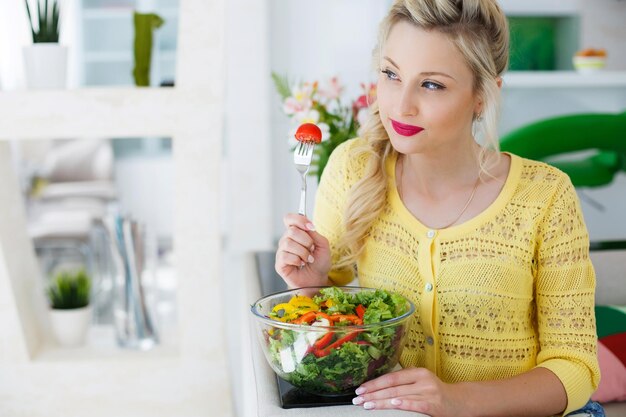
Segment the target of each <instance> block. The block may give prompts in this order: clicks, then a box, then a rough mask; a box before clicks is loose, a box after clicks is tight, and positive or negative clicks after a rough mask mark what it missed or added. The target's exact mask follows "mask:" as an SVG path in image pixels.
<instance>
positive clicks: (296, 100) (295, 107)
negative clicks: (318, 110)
mask: <svg viewBox="0 0 626 417" xmlns="http://www.w3.org/2000/svg"><path fill="white" fill-rule="evenodd" d="M316 88H317V85H316V84H310V83H304V84H302V85H301V86H298V85H296V86H294V87H292V88H291V96H290V97H287V98H286V99H285V102H284V103H283V111H284V112H285V114H287V115H289V116H292V115H294V114H296V113H300V112H308V111H309V110H310V109H311V107H312V106H313V99H312V96H313V93H314V92H315V89H316Z"/></svg>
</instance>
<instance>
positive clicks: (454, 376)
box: [314, 139, 600, 414]
mask: <svg viewBox="0 0 626 417" xmlns="http://www.w3.org/2000/svg"><path fill="white" fill-rule="evenodd" d="M361 140H362V139H354V140H351V141H348V142H346V143H344V144H342V145H341V146H339V147H338V148H337V149H335V151H334V152H333V154H332V155H331V158H330V161H329V163H328V165H327V166H326V169H325V171H324V175H323V177H322V179H321V181H320V184H319V188H318V191H317V195H316V201H315V213H314V223H315V225H316V227H317V230H318V231H319V232H320V233H321V234H322V235H324V236H325V237H326V238H328V240H329V241H330V246H331V252H332V258H333V262H334V261H336V260H337V257H338V254H337V247H336V245H337V242H338V240H339V238H340V236H341V233H342V230H345V227H344V226H343V216H344V214H343V213H344V209H345V204H346V198H347V194H348V192H349V189H350V187H351V186H352V184H354V183H355V182H356V181H357V180H358V179H359V178H361V176H362V173H363V171H364V167H365V165H364V162H363V161H356V160H354V159H353V158H351V148H352V147H354V145H355V144H357V143H358V141H361ZM395 162H396V157H395V156H393V157H390V158H388V160H387V161H386V170H387V174H388V178H389V184H388V187H387V189H388V191H387V203H386V206H385V208H384V210H383V213H382V215H381V216H380V217H379V218H378V219H377V220H376V221H375V223H374V224H373V226H372V227H371V230H370V233H369V235H368V237H367V238H366V244H365V251H364V254H363V255H362V256H361V257H360V259H359V261H358V263H357V270H358V279H359V284H360V285H361V286H364V287H375V288H384V289H387V290H390V291H396V292H398V293H400V294H402V295H404V296H406V297H408V298H409V299H410V300H411V301H413V303H415V307H416V314H415V315H414V317H413V318H412V319H411V322H410V325H409V330H408V336H407V342H406V345H405V348H404V351H403V353H402V357H401V364H402V366H404V367H409V366H420V367H425V368H428V369H429V370H431V371H432V372H434V373H436V374H437V375H438V376H439V377H440V378H441V379H442V380H443V381H445V382H457V381H482V380H497V379H503V378H507V377H511V376H514V375H518V374H520V373H523V372H525V371H528V370H530V369H532V368H534V367H536V366H541V367H544V368H547V369H550V370H551V371H552V372H554V373H555V374H556V375H557V377H558V378H559V379H560V380H561V382H562V383H563V385H564V387H565V390H566V392H567V397H568V405H567V409H566V410H565V414H567V413H568V412H570V411H573V410H576V409H578V408H580V407H582V406H583V405H584V404H585V403H586V402H587V401H588V399H589V397H590V396H591V394H592V393H593V391H594V390H595V389H596V388H597V386H598V382H599V379H600V371H599V368H598V362H597V355H596V328H595V316H594V291H595V274H594V270H593V267H592V265H591V262H590V261H589V256H588V255H589V250H588V246H589V239H588V235H587V230H586V227H585V224H584V221H583V218H582V215H581V211H580V207H579V202H578V198H577V196H576V193H575V191H574V188H573V186H572V184H571V182H570V180H569V177H567V175H565V174H564V173H562V172H561V171H559V170H557V169H556V168H554V167H551V166H549V165H546V164H544V163H541V162H535V161H531V160H528V159H523V158H520V157H518V156H516V155H511V168H510V171H509V175H508V177H507V180H506V182H505V184H504V187H503V188H502V191H501V192H500V194H499V196H498V197H497V199H496V200H495V201H494V202H493V203H492V204H491V206H490V207H488V208H487V209H486V210H485V211H483V212H482V213H480V214H479V215H478V216H476V217H474V218H473V219H470V220H468V221H467V222H465V223H462V224H460V225H457V226H453V227H450V228H447V229H443V230H429V229H428V228H427V227H426V226H424V225H423V224H421V223H420V222H419V220H417V219H416V218H415V217H414V216H413V215H412V214H411V213H410V212H409V211H408V210H407V209H406V207H405V206H404V204H403V203H402V200H401V199H400V197H399V195H398V192H397V188H396V184H395ZM330 278H331V280H332V281H333V282H334V283H335V284H336V285H345V284H347V283H349V282H350V281H351V280H352V279H353V276H352V273H351V272H348V273H346V271H345V270H344V271H334V270H333V271H331V273H330Z"/></svg>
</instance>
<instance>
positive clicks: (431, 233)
mask: <svg viewBox="0 0 626 417" xmlns="http://www.w3.org/2000/svg"><path fill="white" fill-rule="evenodd" d="M426 236H428V238H429V239H432V238H434V237H435V231H434V230H429V231H428V232H426Z"/></svg>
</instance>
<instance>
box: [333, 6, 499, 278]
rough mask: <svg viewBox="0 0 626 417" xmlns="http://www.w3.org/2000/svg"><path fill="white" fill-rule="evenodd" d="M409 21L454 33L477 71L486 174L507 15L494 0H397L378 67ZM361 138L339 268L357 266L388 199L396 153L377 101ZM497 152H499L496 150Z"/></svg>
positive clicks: (384, 25)
mask: <svg viewBox="0 0 626 417" xmlns="http://www.w3.org/2000/svg"><path fill="white" fill-rule="evenodd" d="M400 21H408V22H410V23H412V24H414V25H416V26H417V27H420V28H423V29H425V30H436V31H439V32H440V33H443V34H445V35H446V36H448V37H449V38H450V40H451V41H452V42H453V44H454V45H455V46H456V47H457V48H458V50H459V51H460V52H461V54H462V55H463V57H464V58H465V61H466V63H467V64H468V66H469V67H470V69H471V71H472V73H473V74H474V92H475V93H476V94H478V95H479V96H480V97H481V98H482V100H483V110H482V112H481V114H480V115H474V120H475V121H474V123H476V119H477V118H478V117H479V116H480V118H481V119H482V120H483V122H482V123H481V124H482V125H483V128H482V130H483V132H482V135H481V136H482V137H481V139H482V142H483V143H482V146H481V152H480V155H479V164H480V167H481V172H485V173H487V174H488V166H487V164H486V162H485V161H486V160H487V158H486V155H487V153H488V152H489V150H490V149H491V150H496V151H497V150H499V141H498V135H497V123H498V116H499V114H498V113H499V101H500V90H499V88H498V86H497V83H496V79H497V77H499V76H500V75H501V74H502V73H503V72H504V71H505V70H506V68H507V65H508V59H509V58H508V57H509V29H508V23H507V20H506V17H505V16H504V13H503V12H502V10H501V9H500V7H499V6H498V4H497V3H496V1H495V0H397V1H396V2H395V3H394V4H393V6H392V7H391V9H390V11H389V13H388V14H387V16H386V17H385V19H383V21H382V22H381V25H380V30H379V34H378V43H377V45H376V47H375V48H374V52H373V62H374V66H375V68H376V69H377V70H378V66H379V63H380V57H381V52H382V48H383V46H384V44H385V42H386V40H387V38H388V36H389V32H390V31H391V28H392V27H393V26H394V25H395V24H396V23H398V22H400ZM360 133H361V137H362V138H363V139H364V141H363V143H362V144H361V145H359V146H356V147H355V148H354V149H353V152H354V158H355V159H362V158H364V160H365V161H366V168H365V172H364V175H363V178H361V179H360V180H359V181H358V182H357V183H355V184H354V185H353V187H352V189H351V190H350V193H349V196H348V201H347V206H346V211H345V213H344V219H345V220H344V226H345V233H344V234H343V236H342V238H341V240H340V241H339V243H338V248H339V253H340V254H341V255H340V259H339V261H338V262H337V263H336V265H335V267H337V268H340V269H341V268H353V267H354V265H355V264H356V261H357V259H358V258H359V257H360V256H361V254H362V252H363V249H364V245H365V239H366V238H367V235H368V233H369V229H370V227H371V226H372V224H373V222H374V221H375V220H376V219H377V218H378V217H379V216H380V214H381V212H382V210H383V208H384V207H385V204H386V198H387V184H388V178H387V172H386V170H385V162H386V160H387V158H388V157H390V156H392V155H394V156H397V155H396V151H395V150H394V149H393V148H392V146H391V142H390V141H389V137H388V135H387V132H386V131H385V128H384V127H383V124H382V121H381V119H380V114H379V110H378V105H377V104H376V103H373V105H372V106H371V111H370V117H369V118H368V121H367V122H366V124H365V126H363V128H362V129H361V132H360ZM496 154H497V153H496Z"/></svg>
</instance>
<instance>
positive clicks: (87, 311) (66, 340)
mask: <svg viewBox="0 0 626 417" xmlns="http://www.w3.org/2000/svg"><path fill="white" fill-rule="evenodd" d="M50 321H51V322H52V332H53V333H54V337H55V338H56V340H57V342H59V345H61V346H67V347H70V346H80V345H82V344H84V343H85V336H86V335H87V329H88V328H89V323H90V322H91V306H87V307H83V308H75V309H71V310H55V309H51V310H50Z"/></svg>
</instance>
